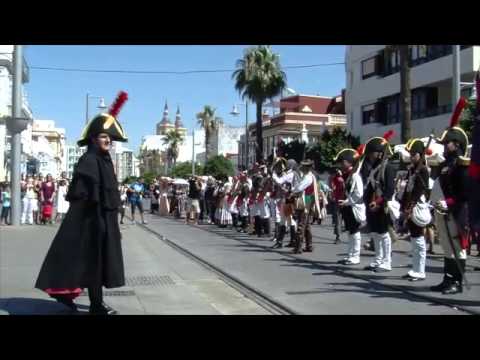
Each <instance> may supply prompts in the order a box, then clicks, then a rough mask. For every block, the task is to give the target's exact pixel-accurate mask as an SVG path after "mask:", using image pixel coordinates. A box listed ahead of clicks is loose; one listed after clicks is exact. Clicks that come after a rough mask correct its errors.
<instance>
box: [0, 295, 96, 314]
mask: <svg viewBox="0 0 480 360" xmlns="http://www.w3.org/2000/svg"><path fill="white" fill-rule="evenodd" d="M78 309H79V312H78V313H75V315H77V314H79V315H80V314H82V313H84V312H85V313H86V312H87V311H88V306H83V305H78ZM0 311H2V312H5V313H7V314H8V315H73V313H72V311H71V310H70V309H69V308H67V307H66V306H64V305H62V304H60V303H58V302H56V301H55V300H44V299H33V298H2V299H0Z"/></svg>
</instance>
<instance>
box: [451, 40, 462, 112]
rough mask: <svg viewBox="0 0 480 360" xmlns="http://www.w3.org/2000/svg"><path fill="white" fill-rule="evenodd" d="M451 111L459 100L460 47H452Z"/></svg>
mask: <svg viewBox="0 0 480 360" xmlns="http://www.w3.org/2000/svg"><path fill="white" fill-rule="evenodd" d="M452 63H453V77H452V82H453V83H452V109H454V108H455V105H456V104H457V102H458V100H459V99H460V45H452Z"/></svg>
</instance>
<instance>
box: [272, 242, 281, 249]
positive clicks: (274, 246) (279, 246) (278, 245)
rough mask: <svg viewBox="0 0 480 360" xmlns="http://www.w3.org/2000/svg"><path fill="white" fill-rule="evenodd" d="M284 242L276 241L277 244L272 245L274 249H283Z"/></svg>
mask: <svg viewBox="0 0 480 360" xmlns="http://www.w3.org/2000/svg"><path fill="white" fill-rule="evenodd" d="M282 248H283V244H282V243H276V244H275V245H273V246H272V249H282Z"/></svg>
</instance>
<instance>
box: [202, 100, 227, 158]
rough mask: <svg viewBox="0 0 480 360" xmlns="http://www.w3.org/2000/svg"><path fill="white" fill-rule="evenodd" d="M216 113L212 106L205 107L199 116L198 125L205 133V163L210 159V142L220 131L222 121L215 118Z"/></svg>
mask: <svg viewBox="0 0 480 360" xmlns="http://www.w3.org/2000/svg"><path fill="white" fill-rule="evenodd" d="M215 111H216V109H214V108H213V107H211V106H210V105H205V106H204V107H203V110H202V111H201V112H199V113H198V114H197V120H198V124H199V125H200V126H201V127H202V129H203V130H204V131H205V162H206V161H208V159H209V158H210V140H211V138H212V134H213V132H214V131H216V130H217V129H218V125H219V124H220V123H221V122H222V119H221V118H219V117H217V116H215Z"/></svg>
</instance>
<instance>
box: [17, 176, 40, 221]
mask: <svg viewBox="0 0 480 360" xmlns="http://www.w3.org/2000/svg"><path fill="white" fill-rule="evenodd" d="M37 196H38V195H37V191H36V188H35V185H34V182H33V178H31V177H28V178H27V183H26V184H25V195H24V197H23V200H22V205H23V206H22V217H21V219H20V223H21V224H22V225H23V224H25V223H27V224H29V225H33V219H34V212H36V211H38V198H37Z"/></svg>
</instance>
